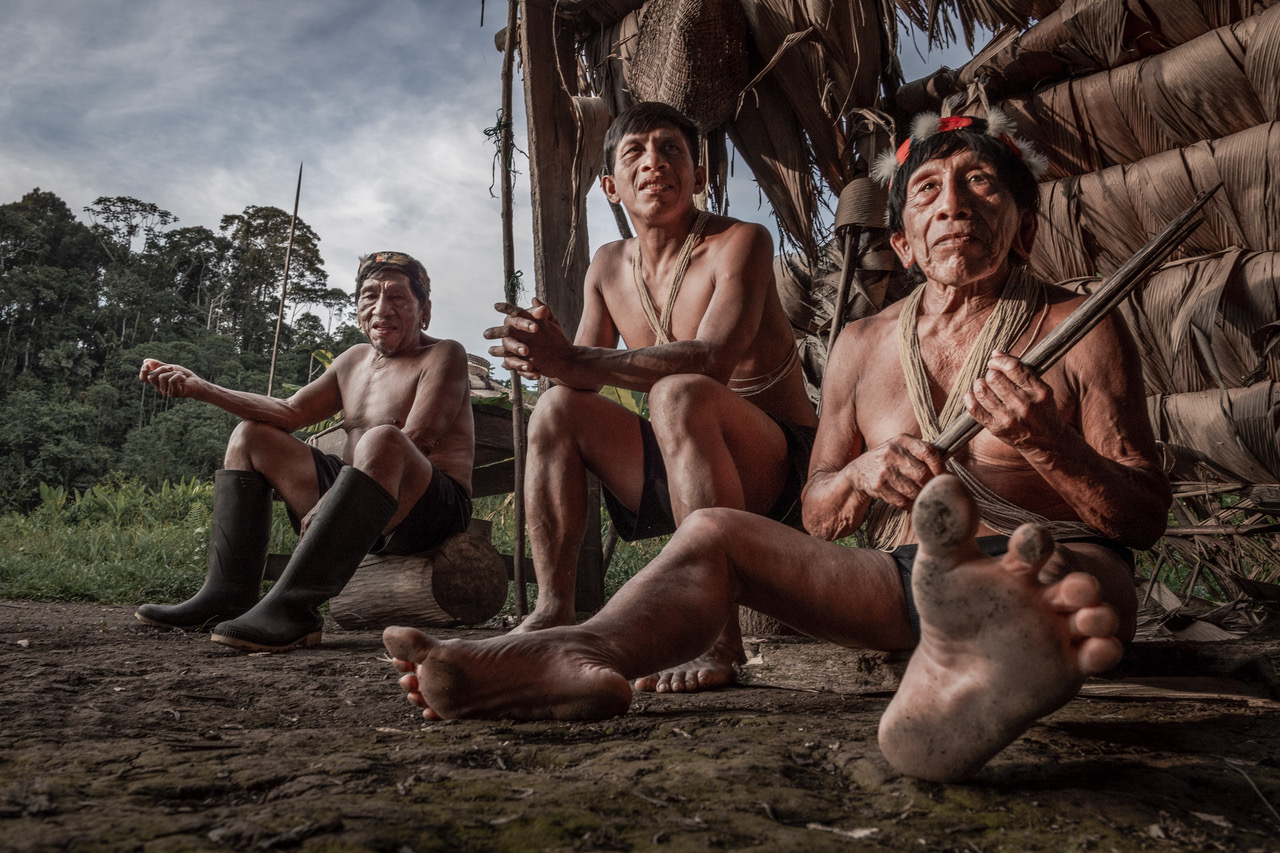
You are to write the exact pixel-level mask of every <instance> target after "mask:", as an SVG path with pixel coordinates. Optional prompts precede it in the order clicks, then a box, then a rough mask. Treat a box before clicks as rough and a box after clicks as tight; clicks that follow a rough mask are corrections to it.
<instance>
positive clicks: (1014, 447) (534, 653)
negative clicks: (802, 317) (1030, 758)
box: [384, 115, 1170, 781]
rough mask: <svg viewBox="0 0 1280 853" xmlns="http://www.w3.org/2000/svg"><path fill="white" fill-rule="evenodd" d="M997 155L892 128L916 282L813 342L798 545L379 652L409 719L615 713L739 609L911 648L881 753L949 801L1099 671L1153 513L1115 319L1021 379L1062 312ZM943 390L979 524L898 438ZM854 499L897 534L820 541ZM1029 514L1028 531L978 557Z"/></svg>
mask: <svg viewBox="0 0 1280 853" xmlns="http://www.w3.org/2000/svg"><path fill="white" fill-rule="evenodd" d="M1013 143H1014V140H1013V139H1012V138H1011V137H1010V136H1009V130H1008V129H1007V126H1006V125H1005V122H1003V121H997V120H996V116H993V117H992V121H991V122H990V123H987V122H982V121H978V120H973V121H971V122H967V123H966V122H965V121H963V120H959V121H957V120H943V121H939V119H938V117H937V116H936V115H935V116H932V117H929V118H927V119H922V120H918V121H917V123H916V126H915V128H914V132H913V135H912V138H911V139H910V140H909V142H908V143H907V144H904V145H903V147H902V148H900V149H899V150H898V152H897V156H896V157H895V158H894V159H893V161H892V167H891V168H887V169H885V170H884V173H885V176H886V177H887V178H890V179H891V180H892V188H891V192H890V197H889V227H890V230H891V231H893V232H894V233H893V237H892V242H893V245H894V248H895V250H896V251H897V253H898V255H899V257H900V258H901V260H902V262H903V264H904V265H906V266H908V267H913V266H914V267H916V268H917V269H918V271H919V273H920V274H921V275H922V276H923V277H924V285H923V288H921V289H918V290H917V293H918V294H919V296H918V297H917V298H909V299H907V300H903V301H902V302H901V303H898V304H895V305H893V306H890V307H889V308H887V309H886V310H885V311H884V312H882V313H881V314H879V315H877V316H875V317H872V318H869V319H867V320H863V321H860V322H858V323H856V324H852V325H851V326H850V327H849V328H847V329H846V330H845V331H844V332H843V333H842V334H841V336H840V338H839V340H838V341H837V344H836V347H835V350H834V351H833V353H832V356H831V360H830V362H829V365H828V374H827V377H826V380H825V405H824V407H823V416H822V424H821V426H820V427H819V433H818V439H817V443H816V445H815V447H814V452H813V462H812V467H811V472H812V473H811V476H810V479H809V484H808V486H807V487H806V490H805V495H804V516H805V524H806V527H807V528H808V529H809V530H810V531H811V532H813V533H814V534H816V536H814V537H809V536H805V535H803V534H801V533H798V532H796V531H792V530H790V529H788V528H785V527H782V526H781V525H777V524H771V523H769V522H767V521H764V520H762V519H759V518H753V517H749V516H745V515H743V514H741V513H735V512H732V511H728V510H722V509H716V510H704V511H701V512H698V513H695V514H694V515H693V516H691V517H690V518H689V519H688V520H687V521H686V522H685V524H684V526H683V527H681V529H680V530H679V531H678V532H677V533H676V535H675V536H674V537H673V538H672V541H671V543H670V544H669V545H668V546H667V548H666V549H664V551H663V553H662V554H661V555H660V556H659V557H658V559H657V560H656V561H654V562H653V563H652V564H651V565H650V566H648V567H647V568H646V569H645V570H644V571H642V572H640V573H639V574H638V575H636V577H635V578H633V579H632V580H631V581H630V582H629V583H628V584H627V585H626V586H624V587H623V589H622V590H620V591H619V592H618V594H617V595H615V596H614V597H613V599H611V600H610V602H609V604H608V606H607V607H605V609H604V610H602V611H601V612H600V613H599V614H598V615H597V616H596V617H595V618H594V619H591V620H590V621H588V622H586V623H584V624H583V625H581V626H577V627H572V628H557V629H554V631H543V632H539V633H537V634H532V635H524V636H519V637H505V638H499V639H496V640H493V641H489V642H485V643H479V644H473V643H462V642H444V643H440V642H433V641H431V640H428V639H427V638H426V637H424V636H422V635H421V634H419V633H417V632H415V631H412V630H410V629H404V628H391V629H388V630H387V632H386V633H385V635H384V642H385V643H386V645H387V648H388V649H389V650H390V652H391V654H392V656H393V657H394V658H395V659H396V662H395V663H396V667H397V668H398V669H399V670H400V671H402V672H404V673H406V674H405V675H404V676H403V677H402V679H401V686H402V687H403V688H404V689H405V691H406V692H407V693H408V695H409V699H410V701H411V702H413V703H414V704H416V705H419V706H421V707H423V708H424V709H425V710H424V715H425V716H427V717H429V718H435V717H525V718H529V717H553V718H588V717H602V716H607V715H611V714H621V713H623V712H624V711H625V710H626V709H627V707H628V704H629V702H630V698H631V694H630V691H629V690H628V685H627V681H626V678H627V677H630V676H633V675H634V674H637V673H642V672H647V671H650V670H652V669H654V668H657V667H662V666H666V665H667V664H668V663H669V662H671V661H676V660H681V659H682V658H684V657H687V656H688V655H689V654H696V653H697V651H698V649H699V648H702V647H705V646H706V645H707V644H709V643H711V642H712V641H713V640H714V637H715V635H716V632H717V631H718V630H719V626H720V623H721V622H722V620H724V619H725V618H726V614H727V613H728V612H729V610H730V607H731V604H732V603H733V602H738V603H740V604H745V605H747V606H750V607H755V608H758V609H760V610H762V611H764V612H765V613H768V614H770V615H772V616H775V617H777V618H778V619H781V620H782V621H783V622H785V623H787V624H788V625H792V626H794V627H795V628H798V629H800V630H802V631H804V632H805V633H808V634H811V635H813V636H815V637H819V638H821V639H824V640H828V641H830V642H835V643H839V644H842V645H847V646H861V647H869V648H877V649H886V650H895V649H908V648H911V647H913V646H914V647H915V651H914V653H913V654H912V657H911V660H910V663H909V664H908V666H907V670H906V672H905V674H904V676H903V679H902V683H901V686H900V687H899V689H898V692H897V694H896V695H895V697H894V699H893V700H892V701H891V702H890V704H889V707H888V709H887V710H886V712H885V714H884V716H883V718H882V719H881V724H880V747H881V750H882V751H883V752H884V754H885V755H886V757H887V758H888V759H889V761H890V763H891V764H893V766H894V767H896V768H897V769H898V770H899V771H900V772H903V773H906V774H909V775H912V776H917V777H921V778H926V779H934V780H940V781H955V780H959V779H963V778H966V777H967V776H969V775H971V774H973V773H975V772H976V771H977V770H978V769H979V768H981V767H982V766H983V764H985V763H986V761H987V760H988V759H990V758H991V757H992V756H993V755H995V754H996V753H997V752H999V751H1000V750H1001V749H1003V748H1004V747H1005V746H1006V745H1007V744H1008V743H1009V742H1011V741H1012V740H1013V739H1014V738H1016V737H1017V736H1018V735H1019V734H1020V733H1021V732H1022V731H1023V730H1025V729H1026V728H1027V727H1028V726H1029V725H1030V724H1031V723H1032V722H1033V721H1034V720H1035V719H1037V718H1038V717H1040V716H1042V715H1044V714H1046V713H1048V712H1050V711H1052V710H1054V709H1056V708H1058V707H1060V706H1061V705H1062V704H1063V703H1065V702H1066V701H1068V700H1069V699H1070V698H1071V697H1072V696H1073V695H1074V694H1075V693H1076V691H1077V690H1078V689H1079V687H1080V685H1081V683H1082V682H1083V681H1084V679H1085V678H1086V677H1088V676H1090V675H1093V674H1096V673H1098V672H1101V671H1104V670H1106V669H1108V668H1109V667H1111V666H1113V665H1115V663H1116V662H1117V661H1118V660H1119V659H1120V657H1121V654H1122V650H1123V645H1122V643H1123V642H1124V641H1127V640H1128V639H1130V638H1131V637H1132V635H1133V631H1134V625H1135V621H1136V610H1137V602H1136V598H1135V595H1134V583H1133V576H1132V565H1131V563H1130V562H1129V561H1128V560H1127V559H1126V553H1125V552H1126V549H1125V547H1124V546H1132V547H1139V548H1142V547H1148V546H1150V545H1151V544H1152V543H1153V542H1154V541H1155V540H1156V539H1157V538H1158V537H1159V535H1160V533H1161V531H1162V530H1163V528H1164V519H1165V511H1166V508H1167V506H1168V504H1169V501H1170V490H1169V485H1168V482H1167V481H1166V479H1165V477H1164V476H1163V474H1162V473H1161V470H1160V467H1159V465H1158V464H1157V460H1156V452H1155V442H1154V439H1153V437H1152V433H1151V427H1150V424H1149V423H1148V421H1147V417H1146V407H1145V406H1144V405H1143V386H1142V381H1141V368H1140V366H1139V358H1138V353H1137V350H1136V347H1135V345H1134V342H1133V340H1132V338H1131V337H1130V336H1129V334H1128V332H1127V331H1126V329H1125V327H1124V325H1123V323H1122V322H1121V321H1120V320H1118V319H1115V318H1111V319H1108V320H1106V321H1104V322H1103V323H1101V324H1100V325H1099V326H1097V327H1096V328H1095V329H1094V330H1093V331H1091V332H1090V333H1089V334H1088V335H1087V336H1086V337H1085V339H1084V340H1083V341H1082V342H1081V343H1080V344H1078V345H1077V346H1076V347H1075V348H1074V349H1072V350H1071V351H1070V352H1069V353H1067V354H1066V356H1065V357H1064V358H1063V359H1062V360H1061V361H1059V362H1058V363H1057V364H1056V365H1055V366H1054V367H1053V368H1052V369H1050V370H1049V371H1048V372H1047V373H1046V374H1045V375H1044V376H1043V377H1042V378H1038V377H1037V376H1036V375H1035V374H1034V373H1033V372H1032V371H1031V370H1029V369H1028V368H1027V367H1026V366H1025V365H1024V364H1023V363H1022V362H1021V361H1019V360H1018V359H1017V358H1016V357H1014V356H1013V355H1010V354H1008V353H1010V352H1012V353H1023V352H1025V350H1026V348H1027V346H1028V345H1030V344H1031V343H1032V342H1033V341H1034V340H1037V339H1039V338H1041V337H1043V335H1044V334H1045V333H1046V332H1048V331H1049V330H1050V329H1052V328H1053V327H1054V326H1056V325H1057V324H1058V323H1060V322H1061V321H1062V320H1063V318H1064V317H1066V316H1067V315H1068V314H1069V313H1070V312H1071V310H1072V309H1073V308H1075V307H1076V306H1077V305H1078V304H1079V302H1080V301H1081V299H1080V298H1078V297H1074V296H1072V295H1071V294H1069V293H1067V292H1065V291H1063V290H1060V289H1058V288H1056V287H1043V286H1040V285H1034V286H1031V287H1027V286H1026V282H1027V281H1028V279H1027V277H1026V275H1025V271H1024V269H1023V263H1022V259H1023V258H1025V256H1026V253H1027V251H1028V250H1029V249H1030V246H1031V241H1032V239H1033V237H1034V234H1035V229H1036V204H1037V200H1038V196H1037V193H1036V187H1035V180H1034V177H1033V176H1032V172H1031V171H1030V169H1029V168H1028V166H1027V162H1026V161H1025V160H1024V155H1023V154H1021V153H1016V152H1018V151H1019V148H1017V147H1015V146H1014V144H1013ZM1011 294H1012V295H1013V296H1019V299H1017V300H1014V299H1012V298H1011ZM1015 301H1021V302H1023V303H1024V305H1023V306H1019V305H1016V304H1010V303H1011V302H1015ZM993 314H997V315H1000V316H1003V317H1004V319H1003V320H1001V319H999V317H998V318H997V322H996V323H994V324H993V325H995V326H998V327H999V328H1000V329H1004V328H1010V327H1012V329H1013V331H1012V332H1011V333H1009V334H1006V335H1004V336H1003V338H1002V337H1001V336H999V335H997V336H996V341H995V343H996V344H997V345H998V346H1001V347H1003V348H1004V349H1002V350H997V351H994V352H992V353H991V355H990V356H989V358H988V357H987V356H986V354H985V353H983V352H979V353H978V354H977V356H976V357H975V359H974V361H975V362H976V364H977V367H976V369H975V370H973V371H972V374H973V375H974V376H975V377H976V378H973V379H969V378H968V377H967V376H965V374H964V369H963V368H962V365H961V362H962V361H964V360H965V357H966V354H968V353H970V352H971V351H974V350H980V349H981V347H980V346H975V342H977V341H979V340H980V338H981V333H980V329H981V328H982V327H983V326H984V325H985V324H986V321H987V319H988V318H990V317H991V316H992V315H993ZM1019 328H1021V331H1019ZM998 330H999V329H997V331H998ZM1010 339H1011V340H1010ZM913 353H914V354H913ZM917 357H918V360H917ZM904 364H908V365H910V364H919V365H920V371H919V372H917V371H916V370H915V369H914V368H913V369H911V370H909V371H908V370H904V366H903V365H904ZM913 377H914V379H913ZM913 389H914V392H916V393H913ZM948 389H952V390H951V391H950V396H952V397H953V398H954V399H957V400H959V401H962V402H959V403H955V404H953V406H951V407H946V408H949V409H950V410H954V409H955V408H957V407H959V408H963V409H964V410H967V411H968V412H969V413H970V414H971V415H972V416H973V417H974V418H975V419H977V421H978V422H979V423H980V424H982V425H983V426H984V427H985V428H986V431H985V432H983V433H981V434H979V435H978V436H977V437H976V438H975V439H974V440H973V442H972V443H971V444H970V445H968V447H967V448H966V449H964V450H963V451H962V452H960V453H959V454H957V456H956V457H955V458H954V459H953V460H952V461H953V462H954V463H956V464H955V465H954V466H953V470H959V471H961V472H962V474H963V476H964V477H966V478H968V479H969V480H970V481H972V482H974V483H976V484H977V485H978V486H981V487H985V488H986V489H987V490H989V491H990V492H991V493H993V495H985V496H984V497H983V498H982V500H983V504H984V505H983V506H982V508H981V509H979V508H978V507H977V506H976V505H975V503H974V502H973V500H972V499H971V498H970V497H969V492H968V490H967V489H966V488H965V486H964V485H962V483H961V481H960V480H959V479H958V478H957V477H956V476H955V475H953V474H952V473H947V468H946V464H947V463H945V462H944V460H943V459H942V458H941V455H940V454H939V453H938V451H937V449H936V448H935V447H933V446H932V445H931V444H929V443H927V441H925V440H923V438H922V436H924V437H927V436H930V435H932V434H933V430H932V428H926V429H924V430H922V428H921V421H926V422H931V421H932V420H933V414H932V413H933V412H934V411H936V410H937V409H939V408H944V400H945V399H946V398H947V397H948V396H949V390H948ZM913 396H914V397H916V401H915V402H914V403H913V402H912V397H913ZM921 409H924V411H921ZM943 420H944V423H945V420H946V419H945V418H944V419H943ZM993 497H994V498H995V500H993ZM999 498H1004V499H1006V500H1007V501H1009V502H1011V504H1010V505H1011V506H1012V510H1010V508H1009V506H1001V505H1000V503H999ZM873 501H875V502H878V503H879V504H882V505H884V506H886V507H888V508H890V509H892V510H905V509H907V508H908V507H910V508H911V518H910V523H908V524H905V525H904V526H902V527H900V528H895V527H894V526H893V525H892V524H877V525H876V526H877V528H878V529H879V530H887V531H890V533H889V534H888V536H890V537H892V538H891V540H890V541H889V542H888V543H887V544H889V545H901V544H902V543H905V545H904V546H903V547H899V548H897V549H895V550H894V551H893V552H885V551H876V550H861V549H846V548H842V547H839V546H836V545H833V544H831V543H830V542H828V541H825V540H830V539H834V538H837V537H839V536H842V535H845V534H847V533H849V532H850V531H852V530H854V529H855V528H857V527H858V526H859V525H860V524H861V523H862V522H863V520H864V519H865V518H866V517H867V515H868V511H869V509H871V508H872V504H873ZM873 511H874V512H875V513H876V515H877V516H878V515H880V513H879V512H878V511H877V510H873ZM1031 511H1034V512H1035V513H1038V514H1039V516H1040V519H1039V521H1038V522H1036V523H1031V524H1025V523H1024V524H1021V525H1020V526H1018V527H1017V529H1016V531H1015V532H1014V533H1013V535H1012V536H1011V537H1009V538H1007V539H1006V538H1005V537H1004V536H1002V535H997V534H998V531H999V530H1000V529H1004V530H1008V529H1010V525H1011V524H1016V523H1017V522H1018V516H1022V517H1029V512H1031ZM1032 518H1034V517H1032ZM997 519H999V520H997ZM895 530H896V532H894V531H895ZM1050 531H1052V536H1053V537H1054V538H1051V537H1050ZM977 534H981V538H978V539H977V540H976V541H975V538H974V537H975V535H977ZM817 537H821V538H817ZM1055 538H1056V539H1057V541H1056V542H1055V541H1054V539H1055ZM917 549H918V553H916V551H917ZM917 620H918V621H917ZM917 625H918V626H919V627H918V629H917Z"/></svg>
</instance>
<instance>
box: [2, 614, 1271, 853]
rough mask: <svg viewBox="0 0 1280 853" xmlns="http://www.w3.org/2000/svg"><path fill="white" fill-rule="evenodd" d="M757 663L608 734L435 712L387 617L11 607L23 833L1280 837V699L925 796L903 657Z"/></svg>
mask: <svg viewBox="0 0 1280 853" xmlns="http://www.w3.org/2000/svg"><path fill="white" fill-rule="evenodd" d="M440 633H442V634H449V633H461V632H447V631H442V632H440ZM469 633H471V634H472V635H475V634H477V633H486V632H475V631H473V632H469ZM753 651H756V652H758V654H757V655H756V657H755V658H754V659H753V661H752V663H751V664H749V665H748V667H746V669H745V672H746V678H747V680H749V681H750V682H751V683H752V685H753V686H749V687H742V688H735V689H731V690H726V691H720V692H717V693H711V694H706V695H702V696H692V697H670V696H641V697H639V699H638V701H637V702H636V703H635V705H634V707H633V710H632V711H631V713H630V714H628V715H627V716H626V717H623V718H621V719H617V720H612V721H609V722H604V723H594V724H581V723H578V724H567V723H458V722H452V723H426V722H424V721H423V720H422V719H421V717H419V716H418V715H417V712H416V711H415V710H414V709H413V708H411V707H410V706H409V705H408V704H407V703H406V702H405V701H404V700H403V698H402V694H401V692H400V690H399V688H398V687H397V686H396V676H395V673H393V671H392V670H391V667H390V666H389V665H388V664H387V663H386V661H385V659H384V658H383V652H382V648H381V644H380V642H379V638H378V635H377V634H376V633H375V632H356V631H346V630H342V629H339V628H337V627H336V626H330V630H328V631H327V632H326V634H325V643H324V645H323V646H322V647H321V648H319V649H314V650H307V651H299V652H294V653H290V654H285V655H265V654H264V655H245V654H242V653H238V652H235V651H232V650H229V649H226V648H225V647H222V646H216V645H214V644H213V643H211V642H209V638H208V636H207V635H199V634H182V633H179V632H161V631H157V630H154V629H150V628H147V627H145V626H143V625H142V624H140V623H138V622H137V621H135V620H134V618H133V615H132V612H131V610H130V609H128V608H120V607H103V606H98V605H69V604H41V603H30V602H15V601H10V602H0V679H2V682H0V683H2V684H3V692H2V693H0V849H3V850H19V851H24V850H76V851H79V850H148V851H164V850H205V849H208V850H223V849H233V850H291V849H306V850H379V851H394V853H402V851H415V853H425V851H432V850H464V851H472V850H474V851H503V850H641V849H650V848H661V849H671V850H704V849H724V850H737V849H746V848H756V849H760V850H768V851H775V850H804V851H812V850H896V851H901V850H921V851H952V850H954V851H969V853H972V851H979V853H987V852H988V851H997V850H1008V851H1034V850H1054V851H1092V850H1101V851H1109V850H1120V851H1130V850H1196V851H1200V850H1230V851H1248V850H1280V818H1278V816H1277V812H1276V809H1277V808H1280V725H1277V723H1280V703H1277V702H1274V701H1271V700H1270V699H1265V698H1245V697H1241V696H1235V697H1232V696H1225V695H1222V694H1221V691H1218V692H1217V693H1215V692H1212V691H1210V692H1205V691H1202V692H1201V693H1199V694H1192V693H1186V692H1183V693H1169V692H1162V691H1159V690H1155V691H1149V692H1154V693H1155V694H1157V698H1143V699H1138V698H1133V697H1132V696H1106V695H1101V696H1096V697H1086V698H1078V699H1076V700H1074V701H1073V702H1071V703H1070V704H1068V705H1067V706H1066V707H1065V708H1063V709H1062V710H1061V711H1059V712H1057V713H1055V714H1053V715H1051V716H1050V717H1048V718H1047V719H1045V720H1044V721H1042V722H1041V723H1040V724H1038V725H1036V726H1034V727H1033V728H1032V729H1031V730H1030V731H1029V732H1027V734H1025V735H1024V736H1023V737H1022V738H1020V739H1019V740H1018V741H1017V742H1016V743H1015V744H1014V745H1013V746H1012V747H1010V748H1009V749H1007V750H1006V751H1005V752H1004V753H1003V754H1001V755H1000V756H999V757H997V758H996V759H995V760H994V761H993V762H992V763H991V764H990V765H989V766H988V767H987V768H986V769H985V770H983V772H982V773H981V774H980V775H979V776H978V777H977V778H975V779H974V780H972V781H971V782H969V783H967V784H964V785H940V784H929V783H921V782H918V781H915V780H912V779H909V778H904V777H902V776H899V775H897V774H896V773H894V772H893V771H892V770H891V769H890V767H889V766H888V765H887V764H886V763H885V761H884V760H883V759H882V758H881V756H880V754H879V751H878V750H877V748H876V722H877V719H878V718H879V716H880V713H881V712H882V711H883V709H884V707H885V705H886V703H887V702H888V696H889V690H890V689H891V688H892V684H893V683H894V671H895V668H896V667H897V666H899V665H900V661H898V660H886V659H885V658H884V656H876V655H858V654H855V653H851V652H847V651H844V650H839V649H834V648H832V647H830V646H824V645H821V644H816V643H812V642H808V641H794V640H792V641H769V642H764V643H761V644H760V645H758V646H754V647H753ZM1273 662H1274V661H1273ZM1219 686H1220V685H1219ZM838 689H843V690H845V691H846V692H844V693H841V692H834V691H836V690H838ZM1087 689H1088V688H1087ZM1093 692H1094V693H1101V694H1105V693H1107V692H1108V686H1107V685H1101V686H1100V688H1099V689H1098V690H1095V691H1093ZM1111 692H1115V691H1114V690H1112V691H1111ZM1120 692H1121V693H1123V692H1124V691H1123V690H1121V691H1120ZM1243 692H1250V691H1248V690H1244V691H1243ZM1264 694H1265V691H1258V695H1264ZM1272 698H1274V696H1273V697H1272Z"/></svg>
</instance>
